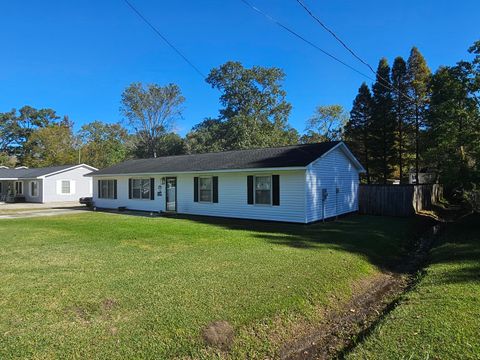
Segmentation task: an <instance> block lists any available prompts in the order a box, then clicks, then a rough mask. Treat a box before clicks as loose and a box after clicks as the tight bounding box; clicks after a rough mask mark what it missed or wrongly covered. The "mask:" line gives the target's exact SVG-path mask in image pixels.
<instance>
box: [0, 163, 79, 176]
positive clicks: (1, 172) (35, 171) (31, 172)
mask: <svg viewBox="0 0 480 360" xmlns="http://www.w3.org/2000/svg"><path fill="white" fill-rule="evenodd" d="M73 166H75V165H62V166H50V167H44V168H32V169H1V168H0V179H33V178H37V177H39V176H43V175H48V174H51V173H54V172H57V171H62V170H65V169H68V168H71V167H73Z"/></svg>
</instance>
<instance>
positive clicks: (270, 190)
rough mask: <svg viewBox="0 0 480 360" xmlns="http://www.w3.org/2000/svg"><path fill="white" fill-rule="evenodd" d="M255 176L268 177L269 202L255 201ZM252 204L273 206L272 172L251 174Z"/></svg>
mask: <svg viewBox="0 0 480 360" xmlns="http://www.w3.org/2000/svg"><path fill="white" fill-rule="evenodd" d="M257 177H268V178H270V189H269V192H270V197H269V203H268V204H266V203H257ZM253 205H255V206H273V179H272V174H257V175H253Z"/></svg>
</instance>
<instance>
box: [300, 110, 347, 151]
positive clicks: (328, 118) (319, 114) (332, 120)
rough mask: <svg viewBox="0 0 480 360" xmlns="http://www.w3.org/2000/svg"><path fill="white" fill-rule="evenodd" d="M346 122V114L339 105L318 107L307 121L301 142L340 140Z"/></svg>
mask: <svg viewBox="0 0 480 360" xmlns="http://www.w3.org/2000/svg"><path fill="white" fill-rule="evenodd" d="M347 121H348V114H347V113H346V112H345V110H344V109H343V107H342V106H341V105H326V106H318V107H317V108H316V109H315V113H314V114H313V116H312V117H311V118H310V119H309V120H308V121H307V127H306V134H305V135H304V136H302V142H319V141H336V140H341V139H342V137H343V131H344V128H345V125H346V123H347Z"/></svg>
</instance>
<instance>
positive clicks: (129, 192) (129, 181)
mask: <svg viewBox="0 0 480 360" xmlns="http://www.w3.org/2000/svg"><path fill="white" fill-rule="evenodd" d="M128 198H129V199H131V198H132V179H128Z"/></svg>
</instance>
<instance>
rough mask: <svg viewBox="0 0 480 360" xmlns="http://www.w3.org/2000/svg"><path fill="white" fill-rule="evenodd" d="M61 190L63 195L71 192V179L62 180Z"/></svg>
mask: <svg viewBox="0 0 480 360" xmlns="http://www.w3.org/2000/svg"><path fill="white" fill-rule="evenodd" d="M60 191H61V193H62V194H63V195H69V194H70V180H62V183H61V187H60Z"/></svg>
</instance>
